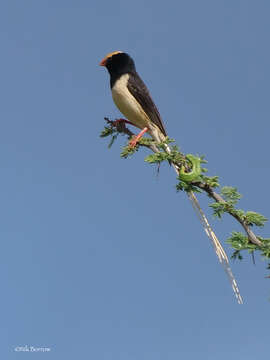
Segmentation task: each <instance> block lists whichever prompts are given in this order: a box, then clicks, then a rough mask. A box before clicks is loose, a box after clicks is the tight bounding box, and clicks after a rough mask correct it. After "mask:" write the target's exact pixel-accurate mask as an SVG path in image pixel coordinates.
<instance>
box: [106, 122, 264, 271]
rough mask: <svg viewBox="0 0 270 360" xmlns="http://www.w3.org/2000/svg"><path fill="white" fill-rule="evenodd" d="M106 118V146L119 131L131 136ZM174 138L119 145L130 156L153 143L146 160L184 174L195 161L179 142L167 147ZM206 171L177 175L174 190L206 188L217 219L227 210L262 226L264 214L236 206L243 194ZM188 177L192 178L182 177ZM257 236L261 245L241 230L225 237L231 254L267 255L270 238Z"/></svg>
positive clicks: (249, 223)
mask: <svg viewBox="0 0 270 360" xmlns="http://www.w3.org/2000/svg"><path fill="white" fill-rule="evenodd" d="M105 120H106V121H107V126H105V128H104V130H103V131H102V132H101V135H100V136H101V137H103V138H105V137H111V140H110V143H109V147H111V146H112V144H113V143H114V141H115V140H116V138H117V136H118V135H119V134H122V135H125V136H127V138H128V140H130V139H131V138H132V133H131V132H130V131H129V130H128V129H126V127H125V125H123V127H118V126H115V125H114V122H113V121H110V120H108V119H105ZM173 142H174V140H173V139H170V138H168V137H167V138H166V139H165V141H164V142H162V143H156V142H155V141H154V140H153V139H150V138H147V137H144V138H141V139H140V140H139V142H138V144H137V145H136V146H135V147H134V148H132V147H130V146H129V143H127V145H126V146H124V147H123V149H122V152H121V157H123V158H127V157H129V156H132V155H133V154H134V153H135V152H137V151H138V150H139V148H140V147H141V146H146V147H150V146H152V147H153V146H154V147H155V149H156V151H157V150H158V152H154V153H153V154H150V155H147V156H146V158H145V161H146V162H147V163H149V164H158V165H159V164H161V163H162V162H164V161H165V162H169V163H170V164H174V165H175V166H177V168H178V169H179V171H180V173H181V171H184V173H185V174H189V173H191V172H192V171H193V170H194V169H193V168H192V165H194V164H192V162H191V161H190V160H189V159H188V156H186V155H185V154H183V153H182V152H181V151H180V150H179V148H178V146H176V145H172V146H171V147H170V151H168V145H169V144H170V143H173ZM190 155H191V154H190ZM192 158H193V159H194V161H197V162H199V163H200V164H201V165H202V164H206V163H207V161H206V160H205V158H204V156H194V155H191V159H192ZM207 171H208V170H207V169H206V168H204V167H201V166H200V170H199V172H198V173H197V175H196V176H195V178H194V177H193V176H192V177H189V176H184V177H183V176H178V177H177V181H178V182H177V184H176V190H177V191H185V192H190V191H193V192H197V193H201V192H203V191H204V192H206V193H207V194H208V196H210V197H212V198H214V199H215V202H214V203H211V204H209V206H210V208H211V209H212V211H213V215H214V216H215V217H217V218H219V219H220V218H222V216H223V215H224V214H229V215H231V216H233V217H234V218H235V219H236V220H237V221H238V222H239V223H240V224H241V225H242V226H243V227H245V226H250V227H254V226H257V227H263V226H264V225H265V222H266V221H267V219H266V217H264V216H263V215H261V214H259V213H257V212H254V211H244V210H242V209H238V208H236V205H237V203H238V201H239V200H240V199H241V197H242V195H241V194H240V193H239V192H238V191H237V189H236V188H235V187H231V186H224V187H222V188H220V184H219V177H218V176H207V175H205V174H206V173H207ZM190 178H192V179H193V180H192V181H189V180H185V179H190ZM213 189H219V190H220V195H217V196H218V197H217V196H214V195H213V191H214V190H213ZM256 238H257V239H258V240H259V241H260V242H261V245H260V246H259V245H256V244H254V243H253V242H251V241H250V239H249V238H248V236H247V235H245V234H243V233H241V232H235V231H234V232H232V234H231V236H230V237H229V238H228V239H227V243H228V244H230V246H231V247H232V249H233V250H234V251H233V254H232V258H233V259H239V260H241V259H242V258H243V254H242V252H243V251H247V252H248V253H254V252H255V251H258V252H259V253H260V255H261V256H263V257H264V258H270V239H268V238H266V239H264V238H262V237H260V236H256ZM268 269H269V270H270V264H269V265H268Z"/></svg>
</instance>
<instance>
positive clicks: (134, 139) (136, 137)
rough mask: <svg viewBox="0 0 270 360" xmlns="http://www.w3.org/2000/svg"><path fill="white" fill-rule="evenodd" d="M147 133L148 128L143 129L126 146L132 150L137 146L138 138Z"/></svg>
mask: <svg viewBox="0 0 270 360" xmlns="http://www.w3.org/2000/svg"><path fill="white" fill-rule="evenodd" d="M147 131H148V128H147V127H145V128H144V129H143V130H142V131H141V132H140V133H139V134H138V135H136V136H134V137H133V138H132V139H131V140H130V142H129V144H128V145H129V147H130V148H134V147H135V146H136V145H137V143H138V141H139V140H140V138H141V137H142V136H143V134H145V133H146V132H147Z"/></svg>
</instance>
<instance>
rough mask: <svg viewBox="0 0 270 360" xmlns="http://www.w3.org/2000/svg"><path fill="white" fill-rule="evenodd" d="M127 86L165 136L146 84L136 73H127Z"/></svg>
mask: <svg viewBox="0 0 270 360" xmlns="http://www.w3.org/2000/svg"><path fill="white" fill-rule="evenodd" d="M127 87H128V90H129V92H130V93H131V94H132V95H133V96H134V97H135V99H136V100H137V101H138V103H139V104H140V105H141V107H142V108H143V109H144V111H145V113H146V114H147V115H148V116H149V119H150V120H151V121H152V122H153V123H154V124H155V125H157V126H158V127H159V129H160V130H161V132H162V133H163V134H164V135H165V136H167V134H166V130H165V127H164V125H163V122H162V119H161V116H160V113H159V111H158V109H157V107H156V105H155V103H154V101H153V100H152V98H151V96H150V93H149V91H148V89H147V87H146V85H145V84H144V82H143V81H142V79H141V78H140V77H139V75H138V74H137V73H134V74H132V73H131V74H129V79H128V83H127Z"/></svg>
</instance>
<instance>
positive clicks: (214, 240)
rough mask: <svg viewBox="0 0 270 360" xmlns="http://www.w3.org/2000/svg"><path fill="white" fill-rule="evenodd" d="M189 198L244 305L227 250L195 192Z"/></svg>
mask: <svg viewBox="0 0 270 360" xmlns="http://www.w3.org/2000/svg"><path fill="white" fill-rule="evenodd" d="M167 151H168V152H171V149H170V148H169V146H168V147H167ZM172 166H173V167H174V169H175V171H176V173H177V175H179V168H178V167H177V166H176V165H175V164H172ZM188 197H189V200H190V201H191V204H192V206H193V208H194V210H195V212H196V214H197V216H198V218H199V220H200V222H201V223H202V225H203V228H204V231H205V232H206V235H207V236H208V238H209V239H210V240H211V243H212V245H213V247H214V250H215V253H216V254H217V257H218V260H219V262H220V263H221V264H222V266H223V269H224V270H225V272H226V274H227V276H228V278H229V281H230V284H231V286H232V289H233V292H234V294H235V297H236V299H237V301H238V304H243V299H242V296H241V294H240V291H239V288H238V285H237V282H236V280H235V278H234V276H233V273H232V270H231V268H230V265H229V260H228V257H227V255H226V252H225V250H224V249H223V247H222V245H221V243H220V242H219V240H218V238H217V236H216V234H215V233H214V231H213V230H212V228H211V226H210V224H209V222H208V220H207V217H206V216H205V214H204V212H203V211H202V208H201V207H200V204H199V201H198V200H197V198H196V196H195V194H194V193H193V192H189V193H188Z"/></svg>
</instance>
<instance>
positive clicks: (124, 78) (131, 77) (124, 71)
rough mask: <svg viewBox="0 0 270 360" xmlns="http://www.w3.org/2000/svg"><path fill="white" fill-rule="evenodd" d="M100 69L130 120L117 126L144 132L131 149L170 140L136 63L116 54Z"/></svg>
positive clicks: (221, 256) (226, 265) (207, 227)
mask: <svg viewBox="0 0 270 360" xmlns="http://www.w3.org/2000/svg"><path fill="white" fill-rule="evenodd" d="M99 65H100V66H104V67H106V68H107V70H108V72H109V74H110V86H111V92H112V98H113V101H114V103H115V105H116V106H117V107H118V109H119V110H120V112H121V113H122V114H123V115H124V116H125V117H126V118H127V119H128V120H126V119H118V120H116V121H115V122H114V123H115V124H117V122H121V121H123V122H126V123H128V124H132V125H134V126H136V127H137V128H139V129H141V131H140V133H139V134H138V135H136V136H135V137H134V138H133V139H132V140H131V141H130V142H129V146H130V147H135V146H136V145H137V143H138V141H139V139H140V138H141V137H142V136H143V135H144V134H145V133H146V132H148V134H149V135H150V136H151V137H152V138H153V139H154V140H155V141H156V142H157V143H161V142H163V141H164V140H165V139H166V137H167V132H166V130H165V126H164V124H163V121H162V119H161V116H160V113H159V111H158V109H157V107H156V105H155V103H154V101H153V100H152V97H151V95H150V92H149V90H148V89H147V87H146V85H145V84H144V82H143V80H142V79H141V78H140V76H139V74H138V73H137V71H136V67H135V63H134V60H133V59H132V57H131V56H130V55H129V54H127V53H125V52H123V51H113V52H111V53H109V54H107V55H106V56H105V57H104V58H103V59H102V60H101V62H100V63H99ZM164 145H165V151H166V152H167V153H170V152H171V149H170V147H169V146H168V144H166V143H164ZM157 151H159V150H158V149H157V148H155V152H157ZM169 163H170V164H171V165H172V166H173V168H174V169H175V171H176V173H177V175H179V171H180V169H179V166H178V165H177V164H174V163H171V162H170V161H169ZM188 197H189V199H190V201H191V203H192V206H193V207H194V209H195V211H196V213H197V215H198V218H199V219H200V221H201V223H202V225H203V228H204V230H205V232H206V234H207V236H208V237H209V239H210V240H211V242H212V245H213V247H214V249H215V252H216V254H217V256H218V259H219V261H220V263H221V264H222V265H223V267H224V270H225V272H226V273H227V275H228V278H229V280H230V283H231V285H232V288H233V291H234V293H235V296H236V298H237V301H238V303H239V304H242V303H243V300H242V297H241V295H240V291H239V289H238V286H237V283H236V281H235V279H234V276H233V274H232V271H231V268H230V266H229V261H228V258H227V255H226V253H225V251H224V249H223V247H222V245H221V244H220V242H219V240H218V238H217V236H216V235H215V233H214V231H213V230H212V228H211V227H210V225H209V222H208V220H207V218H206V216H205V214H204V212H203V211H202V209H201V207H200V204H199V202H198V200H197V198H196V196H195V194H194V193H193V191H190V192H189V193H188Z"/></svg>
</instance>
